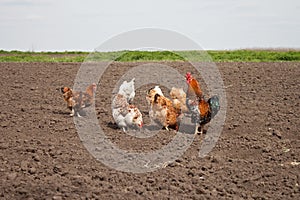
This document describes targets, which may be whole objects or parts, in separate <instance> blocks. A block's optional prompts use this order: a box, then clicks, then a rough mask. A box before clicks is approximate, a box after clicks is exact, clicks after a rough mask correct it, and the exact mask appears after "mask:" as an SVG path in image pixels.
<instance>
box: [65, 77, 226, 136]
mask: <svg viewBox="0 0 300 200" xmlns="http://www.w3.org/2000/svg"><path fill="white" fill-rule="evenodd" d="M185 77H186V82H187V84H188V90H187V93H185V92H184V91H183V89H182V88H172V90H171V91H170V96H171V99H169V98H167V97H165V96H164V94H163V92H162V90H161V89H160V87H159V86H155V87H154V88H151V89H150V90H148V92H147V96H146V100H147V102H148V105H149V107H150V109H149V116H150V118H151V120H153V121H154V122H155V123H157V124H159V125H161V126H163V127H164V128H165V129H166V130H169V128H172V129H175V130H176V131H177V130H178V129H179V125H180V122H181V119H182V117H183V115H186V116H189V117H190V118H191V121H192V123H194V124H195V125H196V128H195V134H197V133H198V128H199V127H200V134H202V133H203V128H204V125H205V124H207V123H208V122H210V120H211V119H212V118H213V117H214V116H215V115H216V114H217V113H218V111H219V110H220V102H219V98H218V96H212V97H211V98H209V99H208V100H205V98H204V95H203V92H202V90H201V87H200V84H199V82H198V81H197V80H196V79H194V78H193V76H192V75H191V73H189V72H188V73H187V74H186V76H185ZM134 82H135V79H134V78H133V79H132V80H131V81H130V82H127V81H124V82H123V83H122V85H121V86H120V88H119V91H118V93H117V94H116V95H115V96H114V98H113V101H112V115H113V118H114V120H115V122H116V124H117V125H118V126H119V127H120V128H121V129H122V130H123V131H124V132H126V131H127V130H128V129H129V128H142V126H143V117H142V114H141V112H140V110H139V109H138V108H137V107H136V106H135V105H134V104H132V102H133V99H134V97H135V88H134ZM61 91H62V93H63V97H64V100H65V101H66V102H67V107H68V108H69V109H70V110H71V114H70V115H71V116H74V115H75V114H76V115H77V116H78V117H81V116H80V111H81V110H82V109H83V108H86V107H88V106H90V105H92V104H93V101H94V94H95V91H96V84H95V83H93V84H91V85H90V86H88V87H87V89H86V91H85V92H75V91H72V89H71V88H68V87H63V88H61Z"/></svg>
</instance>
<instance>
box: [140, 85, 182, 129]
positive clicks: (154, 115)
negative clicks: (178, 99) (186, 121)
mask: <svg viewBox="0 0 300 200" xmlns="http://www.w3.org/2000/svg"><path fill="white" fill-rule="evenodd" d="M146 100H147V102H148V104H149V105H150V111H149V115H150V118H151V119H152V120H153V121H154V122H156V123H158V124H160V125H162V126H163V127H164V128H165V129H166V130H169V127H171V128H174V129H175V130H178V128H179V126H178V124H179V121H178V120H177V117H178V116H179V114H180V113H179V112H177V111H176V109H175V108H174V107H173V102H172V101H171V100H170V99H168V98H166V97H165V96H164V95H163V93H162V91H161V89H160V88H159V86H155V87H154V88H152V89H150V90H149V91H148V95H147V97H146Z"/></svg>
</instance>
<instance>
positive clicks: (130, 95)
mask: <svg viewBox="0 0 300 200" xmlns="http://www.w3.org/2000/svg"><path fill="white" fill-rule="evenodd" d="M134 81H135V78H133V79H132V80H131V81H130V82H127V81H124V82H123V83H122V85H121V86H120V88H119V92H118V94H122V95H123V96H124V97H126V99H127V102H128V103H131V102H132V101H133V99H134V97H135V91H134Z"/></svg>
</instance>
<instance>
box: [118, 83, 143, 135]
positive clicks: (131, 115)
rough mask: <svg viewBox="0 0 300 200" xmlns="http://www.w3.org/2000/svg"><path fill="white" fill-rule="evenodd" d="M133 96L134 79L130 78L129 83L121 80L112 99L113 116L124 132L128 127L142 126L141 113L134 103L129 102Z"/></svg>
mask: <svg viewBox="0 0 300 200" xmlns="http://www.w3.org/2000/svg"><path fill="white" fill-rule="evenodd" d="M134 96H135V92H134V79H132V81H130V82H129V83H128V82H127V81H124V82H123V84H122V85H121V86H120V88H119V92H118V94H116V95H115V96H114V98H113V101H112V115H113V118H114V120H115V122H116V124H117V125H118V126H119V127H120V128H122V130H123V131H124V132H126V131H127V129H128V128H142V126H143V116H142V113H141V112H140V110H139V109H138V108H137V107H136V106H135V105H132V104H129V102H131V101H132V100H133V98H134Z"/></svg>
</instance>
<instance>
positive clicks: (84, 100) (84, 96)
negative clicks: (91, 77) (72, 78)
mask: <svg viewBox="0 0 300 200" xmlns="http://www.w3.org/2000/svg"><path fill="white" fill-rule="evenodd" d="M96 88H97V86H96V84H95V83H93V84H91V85H89V86H88V87H87V88H86V90H85V92H82V91H79V92H75V91H73V90H72V89H71V88H69V87H62V88H61V92H62V93H63V97H64V100H65V101H66V102H67V107H68V108H69V109H70V110H71V114H70V116H74V114H75V113H76V114H77V116H78V117H81V115H80V111H81V110H82V109H83V108H86V107H89V106H91V105H92V104H93V102H94V93H95V91H96Z"/></svg>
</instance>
